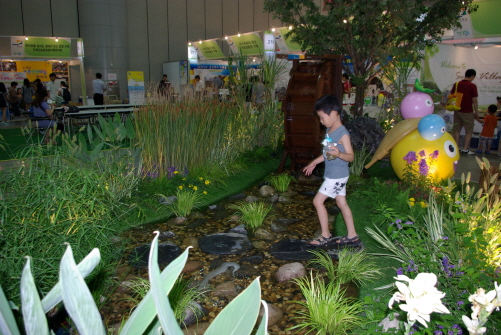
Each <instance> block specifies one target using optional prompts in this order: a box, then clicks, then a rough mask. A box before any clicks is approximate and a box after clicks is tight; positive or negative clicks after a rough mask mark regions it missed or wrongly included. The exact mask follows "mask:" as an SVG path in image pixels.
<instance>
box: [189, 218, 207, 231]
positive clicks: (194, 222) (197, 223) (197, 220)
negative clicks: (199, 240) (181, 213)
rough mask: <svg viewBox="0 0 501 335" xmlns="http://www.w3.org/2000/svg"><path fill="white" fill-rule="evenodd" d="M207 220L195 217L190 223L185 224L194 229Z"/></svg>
mask: <svg viewBox="0 0 501 335" xmlns="http://www.w3.org/2000/svg"><path fill="white" fill-rule="evenodd" d="M206 222H207V219H196V220H195V221H193V222H192V223H190V224H189V225H187V226H186V228H187V229H195V228H198V227H200V226H203V225H204V224H205V223H206Z"/></svg>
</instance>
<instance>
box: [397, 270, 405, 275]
mask: <svg viewBox="0 0 501 335" xmlns="http://www.w3.org/2000/svg"><path fill="white" fill-rule="evenodd" d="M403 274H404V269H402V268H398V269H397V276H400V275H403Z"/></svg>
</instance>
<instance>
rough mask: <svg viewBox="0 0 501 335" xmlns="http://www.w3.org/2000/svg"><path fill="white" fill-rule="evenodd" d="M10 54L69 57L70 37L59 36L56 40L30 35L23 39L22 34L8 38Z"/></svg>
mask: <svg viewBox="0 0 501 335" xmlns="http://www.w3.org/2000/svg"><path fill="white" fill-rule="evenodd" d="M10 44H11V47H10V49H11V55H12V56H19V57H53V58H69V57H70V51H71V39H66V38H60V39H58V41H57V42H56V40H55V39H53V38H43V37H31V38H30V39H29V40H25V39H24V37H22V36H12V37H11V38H10Z"/></svg>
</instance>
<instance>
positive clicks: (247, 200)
mask: <svg viewBox="0 0 501 335" xmlns="http://www.w3.org/2000/svg"><path fill="white" fill-rule="evenodd" d="M258 200H259V199H258V197H255V196H253V195H249V196H247V198H245V201H246V202H256V201H258Z"/></svg>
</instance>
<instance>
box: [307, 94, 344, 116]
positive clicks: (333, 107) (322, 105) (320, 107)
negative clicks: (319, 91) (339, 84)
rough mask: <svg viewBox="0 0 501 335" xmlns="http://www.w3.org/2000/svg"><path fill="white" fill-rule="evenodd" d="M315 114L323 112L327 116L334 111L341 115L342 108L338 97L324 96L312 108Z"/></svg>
mask: <svg viewBox="0 0 501 335" xmlns="http://www.w3.org/2000/svg"><path fill="white" fill-rule="evenodd" d="M313 109H314V110H315V112H320V111H322V112H324V113H325V114H327V115H331V112H332V111H336V112H338V113H339V115H341V111H342V110H343V106H342V105H341V102H340V101H339V99H338V97H336V96H334V95H332V94H328V95H324V96H323V97H321V98H320V99H318V100H317V102H316V103H315V107H313Z"/></svg>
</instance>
